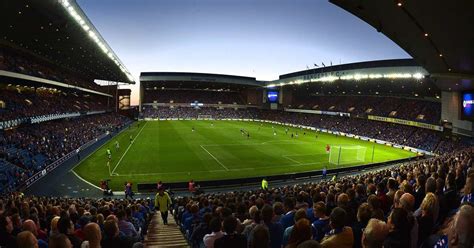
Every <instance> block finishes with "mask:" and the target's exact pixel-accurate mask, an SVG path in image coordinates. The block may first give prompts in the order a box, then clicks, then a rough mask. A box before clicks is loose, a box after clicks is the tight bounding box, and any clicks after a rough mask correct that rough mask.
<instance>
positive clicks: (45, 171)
mask: <svg viewBox="0 0 474 248" xmlns="http://www.w3.org/2000/svg"><path fill="white" fill-rule="evenodd" d="M108 135H109V133H104V134H102V135H101V136H99V137H97V138H95V139H93V140H90V141H88V142H87V143H85V144H84V145H82V146H81V147H79V148H78V149H79V151H82V150H84V149H86V148H88V147H89V146H91V145H93V144H95V143H96V142H98V141H99V140H102V139H103V138H105V137H107V136H108ZM74 155H77V149H76V150H74V151H72V152H70V153H68V154H66V155H65V156H63V157H61V158H60V159H58V160H56V161H54V162H52V163H51V164H49V165H47V166H46V167H45V168H44V169H43V170H41V171H39V172H37V173H36V174H34V175H33V176H31V177H30V178H28V179H27V180H26V181H25V183H24V185H21V186H20V187H23V186H24V187H26V188H28V187H30V186H31V185H32V184H33V183H35V182H36V181H38V180H39V179H41V178H42V177H44V176H46V174H48V173H49V172H50V171H52V170H54V169H56V168H57V167H58V166H59V165H61V164H62V163H64V162H65V161H66V160H68V159H70V158H71V157H73V156H74Z"/></svg>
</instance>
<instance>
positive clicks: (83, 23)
mask: <svg viewBox="0 0 474 248" xmlns="http://www.w3.org/2000/svg"><path fill="white" fill-rule="evenodd" d="M58 1H59V3H60V4H61V5H62V6H63V7H64V9H66V11H67V12H68V13H69V15H70V16H71V17H72V18H73V19H74V20H75V21H76V22H77V23H78V24H79V26H80V27H82V29H83V30H84V31H85V32H86V34H87V35H89V37H90V38H91V39H92V40H93V41H94V42H95V43H96V44H97V46H98V47H99V48H100V49H101V50H102V51H103V52H104V54H106V55H107V56H108V57H109V58H110V59H111V60H112V61H113V62H114V63H115V64H116V65H117V66H118V67H119V68H120V70H121V71H122V72H123V73H124V74H125V76H127V78H128V79H129V80H130V81H132V82H134V81H135V79H134V78H133V77H132V75H131V74H130V72H129V71H128V70H127V69H126V67H125V66H124V65H123V64H122V63H120V62H119V61H118V60H117V58H115V56H114V54H113V52H111V50H112V49H111V48H110V47H108V45H107V43H106V42H105V40H103V39H101V38H102V37H101V36H100V34H99V33H98V32H97V31H96V30H94V29H93V28H92V26H91V24H90V23H89V22H88V21H87V20H88V19H87V17H86V16H85V14H83V12H82V10H81V9H80V8H79V6H77V9H76V8H75V6H74V4H71V3H70V2H69V0H58Z"/></svg>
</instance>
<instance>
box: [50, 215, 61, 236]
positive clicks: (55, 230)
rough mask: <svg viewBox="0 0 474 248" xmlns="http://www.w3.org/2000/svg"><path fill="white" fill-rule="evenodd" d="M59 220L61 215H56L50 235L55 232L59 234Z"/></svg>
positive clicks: (52, 220) (52, 221)
mask: <svg viewBox="0 0 474 248" xmlns="http://www.w3.org/2000/svg"><path fill="white" fill-rule="evenodd" d="M58 221H59V216H54V218H53V219H51V231H50V234H49V236H52V235H54V234H58V233H59V231H58Z"/></svg>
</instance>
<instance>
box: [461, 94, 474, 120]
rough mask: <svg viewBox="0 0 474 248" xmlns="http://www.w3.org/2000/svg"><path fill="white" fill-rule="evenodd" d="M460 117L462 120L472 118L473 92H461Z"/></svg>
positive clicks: (473, 112)
mask: <svg viewBox="0 0 474 248" xmlns="http://www.w3.org/2000/svg"><path fill="white" fill-rule="evenodd" d="M461 117H462V119H464V120H470V121H473V120H474V92H472V91H471V92H463V93H461Z"/></svg>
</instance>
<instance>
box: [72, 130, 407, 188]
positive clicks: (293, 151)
mask: <svg viewBox="0 0 474 248" xmlns="http://www.w3.org/2000/svg"><path fill="white" fill-rule="evenodd" d="M211 123H213V124H211ZM193 127H194V129H195V131H194V132H193V131H192V128H193ZM285 128H287V127H285V126H280V125H272V124H261V123H258V122H241V121H213V122H212V121H148V122H140V123H139V125H138V123H135V124H134V125H133V126H132V127H131V128H129V129H127V130H125V131H123V132H122V133H121V134H119V135H117V136H116V137H114V138H113V139H112V140H111V141H109V142H108V143H106V144H105V145H104V146H102V147H101V148H99V149H98V150H97V151H96V152H95V153H93V154H91V156H89V157H88V158H86V159H85V160H83V161H82V162H81V163H80V164H79V165H78V166H77V167H75V168H74V171H75V172H76V173H77V174H78V175H79V176H80V177H82V178H83V179H85V180H87V181H89V182H91V183H93V184H95V185H98V183H99V181H100V180H103V179H111V182H110V186H111V188H112V189H114V190H122V188H123V183H124V182H125V181H132V182H134V184H135V185H136V184H137V183H144V182H148V183H155V182H157V181H159V180H162V181H163V182H164V183H166V182H186V181H189V180H190V179H194V180H196V181H203V180H213V179H230V178H244V177H255V176H266V175H277V174H284V173H294V172H304V171H312V170H320V169H322V168H323V167H324V166H328V168H331V167H334V166H336V165H334V164H329V154H328V153H326V150H325V148H326V145H327V144H329V145H332V146H334V147H335V146H337V145H340V146H344V147H357V146H363V147H366V149H365V161H355V160H354V162H353V163H348V164H345V165H340V166H352V165H360V164H368V163H372V151H373V148H374V152H373V153H374V156H373V157H374V162H382V161H389V160H396V159H401V158H407V157H411V156H415V154H414V153H412V152H408V151H405V150H401V149H396V148H392V147H387V146H385V145H379V144H375V146H374V143H371V142H367V141H362V140H356V139H352V138H347V137H341V136H335V135H332V134H325V133H318V134H317V133H316V132H314V131H309V130H305V131H303V130H299V129H297V128H290V131H289V132H288V134H285ZM241 129H244V130H245V131H247V132H249V134H250V138H247V136H246V135H242V134H241V131H240V130H241ZM274 130H275V131H276V135H274V132H273V131H274ZM296 132H298V136H299V137H297V138H291V137H290V134H291V133H295V134H296ZM303 132H306V135H304V134H303ZM316 135H317V137H316ZM130 136H132V138H133V142H132V143H131V142H130ZM116 141H118V142H119V144H120V148H119V149H118V150H117V149H116V148H115V142H116ZM107 148H110V150H111V152H112V159H111V161H110V168H109V167H108V166H107V156H106V150H107Z"/></svg>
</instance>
